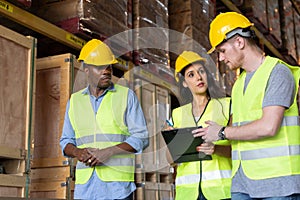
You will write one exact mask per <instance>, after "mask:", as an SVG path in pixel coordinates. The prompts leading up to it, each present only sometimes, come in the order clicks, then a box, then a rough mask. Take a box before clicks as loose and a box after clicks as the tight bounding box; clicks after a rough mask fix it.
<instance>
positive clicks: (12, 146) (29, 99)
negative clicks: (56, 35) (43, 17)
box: [0, 26, 36, 197]
mask: <svg viewBox="0 0 300 200" xmlns="http://www.w3.org/2000/svg"><path fill="white" fill-rule="evenodd" d="M0 48H1V53H0V59H1V63H0V85H1V87H0V105H1V106H0V166H1V169H2V170H1V171H2V173H3V174H0V196H5V197H24V196H25V189H26V179H27V178H28V177H27V172H28V171H29V167H30V166H29V164H30V162H29V158H30V153H31V151H30V150H31V149H30V146H31V145H30V144H31V135H32V129H33V124H34V121H33V114H34V113H33V104H34V98H33V91H34V74H35V57H36V54H35V50H36V40H35V39H34V38H30V37H25V36H23V35H21V34H19V33H16V32H14V31H12V30H10V29H7V28H5V27H3V26H0Z"/></svg>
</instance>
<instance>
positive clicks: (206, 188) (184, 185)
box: [172, 98, 231, 200]
mask: <svg viewBox="0 0 300 200" xmlns="http://www.w3.org/2000/svg"><path fill="white" fill-rule="evenodd" d="M229 109H230V99H229V98H222V99H218V100H217V99H211V100H210V101H209V103H208V105H207V107H206V108H205V111H204V114H203V115H202V116H201V119H200V121H199V122H198V123H196V122H195V120H194V117H193V114H192V104H191V103H190V104H187V105H184V106H181V107H179V108H176V109H174V110H173V113H172V119H173V122H174V127H176V128H183V127H197V126H200V125H202V126H203V127H205V126H207V125H206V124H205V121H207V120H213V121H215V122H217V123H218V124H221V125H223V126H225V125H227V123H228V120H229V113H230V111H229ZM217 144H220V145H221V144H224V145H229V143H228V141H220V142H217ZM212 156H213V159H212V160H209V161H202V162H201V163H202V164H201V163H200V161H199V162H185V163H181V164H179V165H178V167H177V175H176V180H175V182H176V196H175V198H176V200H185V199H187V197H188V198H189V199H197V198H198V195H199V182H200V180H201V189H202V192H203V194H204V195H205V197H206V198H207V199H226V198H230V188H231V159H230V158H225V157H222V156H218V155H215V154H213V155H212ZM200 165H202V172H200ZM200 176H201V177H200Z"/></svg>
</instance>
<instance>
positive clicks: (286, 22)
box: [280, 1, 297, 64]
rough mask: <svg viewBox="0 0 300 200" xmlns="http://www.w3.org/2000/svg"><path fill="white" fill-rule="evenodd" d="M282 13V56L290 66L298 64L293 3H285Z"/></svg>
mask: <svg viewBox="0 0 300 200" xmlns="http://www.w3.org/2000/svg"><path fill="white" fill-rule="evenodd" d="M280 12H282V13H281V15H280V16H281V25H282V26H281V39H282V48H281V49H282V54H283V55H284V56H285V58H286V60H287V61H288V62H289V63H290V64H296V60H297V54H296V39H295V27H294V8H293V5H292V3H291V1H283V5H282V7H281V8H280Z"/></svg>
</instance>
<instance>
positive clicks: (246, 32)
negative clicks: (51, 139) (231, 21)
mask: <svg viewBox="0 0 300 200" xmlns="http://www.w3.org/2000/svg"><path fill="white" fill-rule="evenodd" d="M236 34H239V35H240V36H242V37H248V38H249V37H252V33H251V30H250V29H242V28H237V29H234V30H232V31H230V32H229V33H227V34H226V38H225V40H229V39H230V38H232V37H233V36H235V35H236Z"/></svg>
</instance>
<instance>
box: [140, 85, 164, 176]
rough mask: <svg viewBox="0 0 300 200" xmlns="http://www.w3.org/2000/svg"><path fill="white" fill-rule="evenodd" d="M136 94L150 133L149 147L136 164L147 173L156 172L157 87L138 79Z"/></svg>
mask: <svg viewBox="0 0 300 200" xmlns="http://www.w3.org/2000/svg"><path fill="white" fill-rule="evenodd" d="M135 92H136V94H137V96H138V98H139V101H140V102H141V106H142V109H143V111H144V115H145V119H146V122H147V128H148V132H149V146H148V147H147V148H146V149H145V150H144V151H143V153H142V154H139V155H137V156H136V163H137V165H138V167H140V168H142V169H143V170H144V171H145V172H155V171H156V169H157V166H156V163H157V159H158V158H157V154H156V149H157V142H156V140H157V134H156V120H155V119H156V109H155V107H154V105H155V102H156V99H155V86H154V85H153V84H151V83H149V82H147V81H144V80H140V79H136V80H135Z"/></svg>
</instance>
